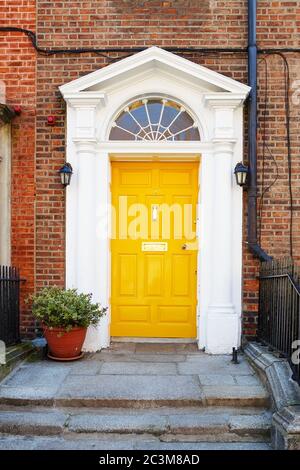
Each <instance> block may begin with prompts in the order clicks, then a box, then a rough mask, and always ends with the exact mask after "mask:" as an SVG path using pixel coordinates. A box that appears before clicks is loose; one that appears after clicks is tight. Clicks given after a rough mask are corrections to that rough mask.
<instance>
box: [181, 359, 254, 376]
mask: <svg viewBox="0 0 300 470" xmlns="http://www.w3.org/2000/svg"><path fill="white" fill-rule="evenodd" d="M178 371H179V373H180V374H182V375H188V374H198V375H201V374H203V375H234V376H235V375H253V374H254V371H253V370H252V369H251V368H250V366H249V364H248V363H247V362H246V361H241V362H240V363H239V364H232V363H231V359H230V357H229V356H206V357H205V356H196V355H187V359H186V362H185V363H183V364H178Z"/></svg>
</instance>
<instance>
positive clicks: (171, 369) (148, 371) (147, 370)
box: [101, 362, 177, 375]
mask: <svg viewBox="0 0 300 470" xmlns="http://www.w3.org/2000/svg"><path fill="white" fill-rule="evenodd" d="M101 374H118V375H176V374H177V370H176V365H175V364H174V363H173V364H172V363H167V362H166V363H158V364H156V363H150V362H138V363H131V362H112V363H109V362H106V363H104V364H103V367H102V369H101Z"/></svg>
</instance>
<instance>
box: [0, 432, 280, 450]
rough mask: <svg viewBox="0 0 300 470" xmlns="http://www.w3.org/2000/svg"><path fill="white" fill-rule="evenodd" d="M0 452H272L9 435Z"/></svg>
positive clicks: (221, 445)
mask: <svg viewBox="0 0 300 470" xmlns="http://www.w3.org/2000/svg"><path fill="white" fill-rule="evenodd" d="M0 450H104V451H107V450H122V451H123V450H144V451H145V450H146V451H147V450H148V451H151V450H153V451H160V450H164V451H174V450H177V451H191V450H194V451H203V450H208V451H215V450H229V451H231V450H245V451H251V450H254V451H263V450H269V451H270V450H271V446H270V444H269V443H268V442H162V441H160V440H159V438H157V437H156V436H142V435H132V434H130V435H125V434H118V435H114V439H112V436H111V435H106V436H99V435H97V436H94V435H92V436H91V435H87V436H84V435H83V434H80V435H78V436H75V437H74V435H69V436H11V435H2V436H1V435H0Z"/></svg>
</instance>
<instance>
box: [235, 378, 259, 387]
mask: <svg viewBox="0 0 300 470" xmlns="http://www.w3.org/2000/svg"><path fill="white" fill-rule="evenodd" d="M235 380H236V383H237V385H243V386H246V387H252V386H255V387H259V386H261V381H260V380H259V379H258V378H257V377H256V376H255V375H236V376H235Z"/></svg>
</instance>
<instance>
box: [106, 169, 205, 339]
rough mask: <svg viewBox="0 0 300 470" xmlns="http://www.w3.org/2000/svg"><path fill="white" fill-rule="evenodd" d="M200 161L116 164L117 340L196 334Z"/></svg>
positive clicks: (114, 331)
mask: <svg viewBox="0 0 300 470" xmlns="http://www.w3.org/2000/svg"><path fill="white" fill-rule="evenodd" d="M197 193H198V163H197V162H188V163H181V162H176V163H175V162H170V163H169V162H150V163H144V162H138V163H136V162H112V203H113V209H112V227H113V233H112V240H111V250H112V279H111V283H112V299H111V306H112V323H111V334H112V336H129V337H130V336H131V337H157V338H159V337H161V338H166V337H169V338H195V337H196V279H197V275H196V274H197V273H196V269H197V243H196V233H195V231H196V218H197V214H196V204H197Z"/></svg>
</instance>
